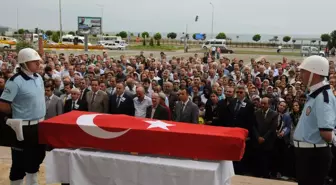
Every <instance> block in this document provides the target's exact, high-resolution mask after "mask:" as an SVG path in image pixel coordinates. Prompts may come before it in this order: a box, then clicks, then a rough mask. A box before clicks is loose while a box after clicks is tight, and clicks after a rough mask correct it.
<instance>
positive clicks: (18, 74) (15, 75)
mask: <svg viewBox="0 0 336 185" xmlns="http://www.w3.org/2000/svg"><path fill="white" fill-rule="evenodd" d="M18 76H20V73H15V74H14V75H13V76H12V77H10V78H9V80H10V81H14V79H15V78H16V77H18Z"/></svg>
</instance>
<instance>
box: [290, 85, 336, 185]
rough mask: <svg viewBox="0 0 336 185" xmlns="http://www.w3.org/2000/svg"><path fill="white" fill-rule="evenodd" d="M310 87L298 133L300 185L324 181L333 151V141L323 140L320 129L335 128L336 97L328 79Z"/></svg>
mask: <svg viewBox="0 0 336 185" xmlns="http://www.w3.org/2000/svg"><path fill="white" fill-rule="evenodd" d="M310 91H311V92H310V94H309V96H308V99H307V102H306V104H305V106H304V108H303V111H302V114H301V117H300V120H299V123H298V125H297V127H296V129H295V133H294V146H295V153H296V156H297V162H296V167H297V170H296V171H297V174H296V175H297V179H298V180H299V185H301V184H302V185H306V184H307V185H308V184H311V185H323V184H324V178H325V177H326V176H327V174H328V171H329V168H330V164H331V160H332V154H331V149H330V145H329V143H327V142H326V141H324V140H323V138H322V137H321V135H320V131H332V130H333V129H334V128H335V126H336V115H335V111H336V99H335V96H334V95H333V92H332V91H331V90H330V85H329V84H328V83H327V82H325V81H323V82H320V83H318V84H315V85H313V86H312V87H311V88H310ZM300 182H301V184H300Z"/></svg>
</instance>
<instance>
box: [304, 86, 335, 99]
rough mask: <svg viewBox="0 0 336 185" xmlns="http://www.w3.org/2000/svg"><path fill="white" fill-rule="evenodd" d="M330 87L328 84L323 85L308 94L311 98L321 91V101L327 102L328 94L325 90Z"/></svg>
mask: <svg viewBox="0 0 336 185" xmlns="http://www.w3.org/2000/svg"><path fill="white" fill-rule="evenodd" d="M328 89H330V85H325V86H323V87H321V88H319V89H317V90H316V91H315V92H313V93H311V94H310V95H309V96H310V97H312V98H316V97H317V95H319V94H320V93H321V92H322V93H323V101H324V102H325V103H329V95H328V92H327V90H328Z"/></svg>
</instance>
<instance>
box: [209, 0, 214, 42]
mask: <svg viewBox="0 0 336 185" xmlns="http://www.w3.org/2000/svg"><path fill="white" fill-rule="evenodd" d="M210 4H211V6H212V23H211V38H212V39H213V37H214V34H213V27H214V11H215V7H214V5H213V4H212V2H210Z"/></svg>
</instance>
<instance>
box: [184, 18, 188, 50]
mask: <svg viewBox="0 0 336 185" xmlns="http://www.w3.org/2000/svg"><path fill="white" fill-rule="evenodd" d="M187 34H188V24H187V25H186V32H185V34H184V52H185V53H187V52H188V49H187Z"/></svg>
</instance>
